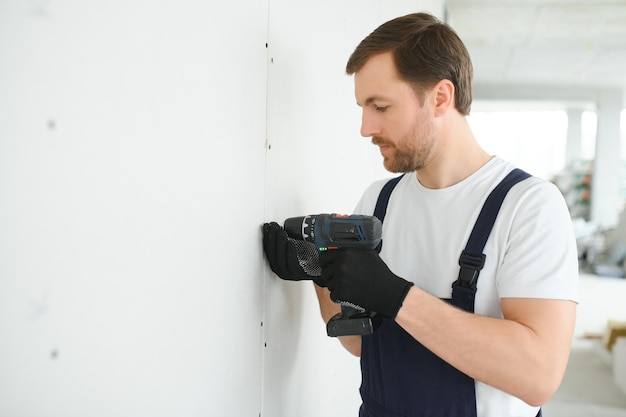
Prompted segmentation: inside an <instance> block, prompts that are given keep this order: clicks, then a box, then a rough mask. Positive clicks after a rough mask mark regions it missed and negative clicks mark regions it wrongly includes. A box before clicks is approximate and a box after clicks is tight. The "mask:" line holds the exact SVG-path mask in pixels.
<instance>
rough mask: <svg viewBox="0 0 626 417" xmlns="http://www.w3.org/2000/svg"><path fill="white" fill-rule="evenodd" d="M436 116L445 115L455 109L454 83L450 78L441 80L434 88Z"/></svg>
mask: <svg viewBox="0 0 626 417" xmlns="http://www.w3.org/2000/svg"><path fill="white" fill-rule="evenodd" d="M432 91H433V93H434V100H435V116H443V115H444V114H446V113H447V112H448V111H450V110H451V109H454V84H452V81H450V80H445V79H444V80H441V81H439V82H438V83H437V84H435V87H434V88H433V90H432Z"/></svg>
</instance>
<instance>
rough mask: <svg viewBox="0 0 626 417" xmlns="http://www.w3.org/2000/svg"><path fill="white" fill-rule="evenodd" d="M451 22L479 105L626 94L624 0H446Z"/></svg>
mask: <svg viewBox="0 0 626 417" xmlns="http://www.w3.org/2000/svg"><path fill="white" fill-rule="evenodd" d="M445 18H446V21H447V22H448V23H449V24H450V25H451V26H452V27H453V28H454V29H455V30H456V31H457V33H458V34H459V36H460V37H461V39H463V42H464V43H465V45H466V46H467V48H468V50H469V52H470V55H471V57H472V61H473V64H474V81H475V96H476V99H481V98H483V99H489V98H490V99H516V98H518V99H519V98H526V99H542V100H555V101H559V100H565V101H581V102H585V101H594V100H595V97H597V95H598V92H599V91H601V90H613V91H617V90H621V91H624V90H626V1H624V0H621V1H620V0H447V2H446V17H445ZM624 96H626V94H624ZM625 107H626V97H625Z"/></svg>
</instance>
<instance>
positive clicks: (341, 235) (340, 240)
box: [284, 214, 382, 337]
mask: <svg viewBox="0 0 626 417" xmlns="http://www.w3.org/2000/svg"><path fill="white" fill-rule="evenodd" d="M284 227H285V231H286V232H287V236H289V237H290V238H292V239H296V240H302V241H305V242H310V243H313V244H314V245H315V248H316V249H317V251H318V254H319V252H323V251H327V250H351V249H357V250H359V249H360V250H369V249H376V248H377V247H378V246H379V245H380V243H381V240H382V223H381V222H380V220H378V219H377V218H376V217H373V216H365V215H359V214H353V215H341V214H316V215H309V216H302V217H291V218H288V219H287V220H285V224H284ZM381 323H382V317H380V315H378V314H376V313H374V312H371V311H365V310H364V309H363V308H361V307H358V306H348V305H345V304H342V305H341V313H338V314H336V315H335V316H333V317H332V318H331V319H330V320H329V322H328V324H327V325H326V332H327V333H328V336H331V337H337V336H349V335H368V334H372V333H373V332H374V330H376V328H378V326H380V324H381Z"/></svg>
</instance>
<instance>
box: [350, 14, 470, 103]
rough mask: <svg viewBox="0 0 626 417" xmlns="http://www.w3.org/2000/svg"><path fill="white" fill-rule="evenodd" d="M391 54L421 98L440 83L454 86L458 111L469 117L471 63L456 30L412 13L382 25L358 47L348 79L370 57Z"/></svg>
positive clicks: (399, 69) (426, 16)
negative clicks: (445, 81)
mask: <svg viewBox="0 0 626 417" xmlns="http://www.w3.org/2000/svg"><path fill="white" fill-rule="evenodd" d="M385 52H392V53H393V58H394V62H395V65H396V69H397V70H398V74H399V76H400V78H401V79H402V80H404V81H407V82H409V83H410V84H412V85H413V87H414V89H415V91H416V93H417V94H418V96H423V94H424V93H425V92H426V91H427V90H429V89H430V88H432V87H434V85H435V84H437V83H438V82H439V81H441V80H444V79H446V80H450V81H451V82H452V84H453V85H454V101H455V106H456V109H457V110H458V111H459V112H460V113H461V114H463V115H468V114H469V112H470V107H471V105H472V73H473V69H472V61H471V59H470V56H469V53H468V52H467V49H466V48H465V45H464V44H463V41H461V39H460V38H459V36H458V35H457V34H456V32H455V31H454V29H452V28H451V27H450V26H448V25H447V24H446V23H444V22H442V21H440V20H439V19H437V18H436V17H435V16H432V15H430V14H428V13H413V14H409V15H406V16H402V17H398V18H396V19H393V20H390V21H388V22H386V23H383V24H382V25H381V26H379V27H378V28H377V29H376V30H374V31H373V32H372V33H371V34H370V35H368V36H367V37H366V38H365V39H363V40H362V41H361V43H360V44H359V46H357V47H356V49H355V50H354V52H353V53H352V55H351V56H350V59H349V60H348V64H347V65H346V73H348V74H349V75H352V74H354V73H355V72H357V71H359V70H360V69H361V68H363V66H364V65H365V63H366V62H367V61H368V60H369V58H370V57H372V56H374V55H379V54H382V53H385Z"/></svg>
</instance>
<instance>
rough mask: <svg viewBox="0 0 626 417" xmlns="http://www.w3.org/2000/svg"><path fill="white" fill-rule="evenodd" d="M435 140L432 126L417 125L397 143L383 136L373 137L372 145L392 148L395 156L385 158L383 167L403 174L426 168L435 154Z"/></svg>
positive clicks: (428, 124) (425, 124)
mask: <svg viewBox="0 0 626 417" xmlns="http://www.w3.org/2000/svg"><path fill="white" fill-rule="evenodd" d="M418 126H419V127H418ZM435 138H436V134H435V130H434V126H433V125H432V124H430V123H415V124H414V125H413V126H411V128H410V129H409V131H408V132H407V133H406V134H405V135H404V136H402V138H400V140H399V141H397V142H396V143H394V142H393V141H390V140H389V139H387V138H384V137H381V136H374V137H372V143H373V144H374V145H387V146H390V147H391V148H392V151H393V154H392V155H390V156H385V157H384V161H383V165H384V166H385V169H386V170H387V171H389V172H393V173H403V172H413V171H418V170H420V169H422V168H424V166H426V164H427V163H428V161H429V160H430V156H431V155H432V153H433V149H434V146H435Z"/></svg>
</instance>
